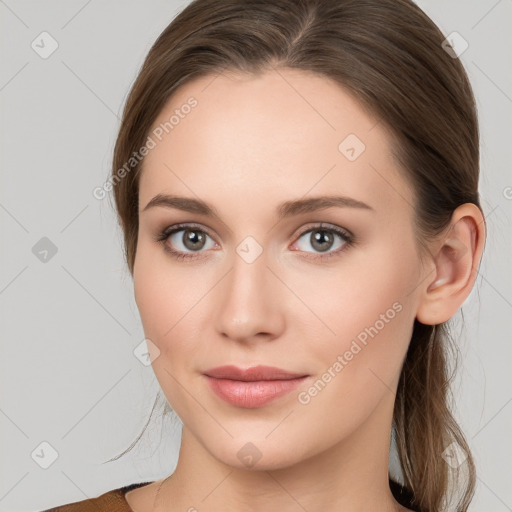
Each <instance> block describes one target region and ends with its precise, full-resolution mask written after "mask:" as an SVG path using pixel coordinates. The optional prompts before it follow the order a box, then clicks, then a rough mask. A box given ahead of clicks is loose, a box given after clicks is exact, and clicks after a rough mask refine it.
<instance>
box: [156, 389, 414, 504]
mask: <svg viewBox="0 0 512 512" xmlns="http://www.w3.org/2000/svg"><path fill="white" fill-rule="evenodd" d="M393 400H394V397H393V396H392V394H391V393H390V394H389V396H387V397H386V398H385V399H384V400H383V401H382V402H380V403H379V405H378V406H377V407H376V408H375V410H374V411H373V412H372V414H371V415H370V416H369V418H368V419H367V420H366V422H365V423H364V424H363V425H361V426H360V427H359V428H357V430H356V431H354V432H353V433H351V435H350V436H348V437H345V438H344V439H342V440H340V441H339V442H338V443H337V444H336V445H334V446H328V447H326V449H324V450H321V451H319V452H318V453H315V454H313V455H311V456H310V457H308V458H307V459H303V460H301V461H300V462H298V463H295V464H293V465H291V466H286V467H280V466H279V464H278V463H274V464H271V463H268V464H267V467H266V468H264V469H259V470H258V469H256V468H254V469H246V468H243V469H241V468H236V467H233V466H229V465H227V464H224V463H223V462H222V461H220V460H218V459H217V458H214V457H213V456H212V455H211V454H210V453H209V452H208V451H207V450H206V449H205V448H204V446H203V444H201V443H200V442H199V441H198V439H197V438H196V437H195V436H194V435H193V433H192V432H191V431H190V430H189V429H187V428H186V427H184V428H183V433H182V439H181V447H180V454H179V459H178V464H177V466H176V470H175V471H174V473H173V474H172V475H171V476H170V477H169V478H168V479H166V480H164V482H163V484H162V486H161V488H160V489H159V492H158V496H157V499H156V500H155V509H154V510H155V511H162V512H163V511H165V512H172V511H175V510H176V511H177V510H187V511H191V512H194V511H196V510H200V511H201V512H203V511H204V512H207V511H216V510H223V511H225V512H239V511H240V510H244V511H248V512H264V511H268V510H281V511H284V512H287V511H290V512H292V511H297V510H307V511H308V512H316V511H322V512H331V511H332V512H334V511H339V510H343V511H346V512H359V511H361V512H362V511H367V510H379V511H382V512H388V511H389V512H391V511H393V512H394V511H397V510H406V509H404V508H403V507H400V506H399V505H398V503H397V502H396V501H395V500H394V498H393V495H392V493H391V491H390V488H389V473H388V464H389V449H390V435H391V422H392V409H393V408H392V405H393ZM384 425H385V426H386V428H383V426H384ZM269 464H270V465H269Z"/></svg>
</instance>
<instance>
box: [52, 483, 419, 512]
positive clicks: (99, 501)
mask: <svg viewBox="0 0 512 512" xmlns="http://www.w3.org/2000/svg"><path fill="white" fill-rule="evenodd" d="M151 483H153V482H142V483H139V484H131V485H126V486H124V487H119V489H114V490H113V491H109V492H106V493H105V494H102V495H101V496H98V497H97V498H89V499H88V500H83V501H77V502H75V503H69V504H68V505H61V506H60V507H56V508H52V509H49V510H44V511H43V512H133V510H132V509H131V508H130V506H129V505H128V502H127V501H126V498H125V496H124V495H125V494H126V493H127V492H129V491H131V490H132V489H137V488H138V487H143V486H144V485H148V484H151ZM389 485H390V488H391V491H392V493H393V495H394V497H395V499H396V500H397V501H398V503H400V504H401V505H403V506H405V507H407V508H409V509H410V510H413V511H415V512H427V511H424V510H422V509H421V508H420V507H418V506H415V505H414V504H413V503H414V498H413V494H412V492H411V491H410V490H409V489H407V488H406V487H404V486H402V485H400V484H399V483H398V482H396V481H394V480H392V479H391V478H390V479H389Z"/></svg>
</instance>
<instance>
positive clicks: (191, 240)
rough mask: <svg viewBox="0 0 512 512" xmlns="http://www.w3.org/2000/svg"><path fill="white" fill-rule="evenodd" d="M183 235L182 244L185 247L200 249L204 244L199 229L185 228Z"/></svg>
mask: <svg viewBox="0 0 512 512" xmlns="http://www.w3.org/2000/svg"><path fill="white" fill-rule="evenodd" d="M183 237H184V242H183V243H184V244H185V247H187V249H191V250H194V249H201V248H202V246H203V245H204V235H203V234H202V233H200V232H199V231H194V230H190V229H188V230H186V231H185V233H184V234H183Z"/></svg>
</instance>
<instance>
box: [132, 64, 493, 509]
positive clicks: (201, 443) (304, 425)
mask: <svg viewBox="0 0 512 512" xmlns="http://www.w3.org/2000/svg"><path fill="white" fill-rule="evenodd" d="M190 96H194V98H196V99H197V101H198V105H197V106H196V107H195V108H194V109H192V110H191V112H190V113H189V114H188V115H187V116H185V117H184V118H183V119H181V120H180V122H179V124H178V125H177V126H175V127H174V129H173V130H172V131H171V132H170V133H169V134H168V135H167V136H165V137H164V138H163V139H162V141H161V142H159V143H158V144H157V145H156V147H155V148H154V149H152V150H151V151H150V152H149V154H148V155H147V156H146V158H145V160H144V166H143V170H142V173H141V180H140V198H139V219H140V223H139V233H138V246H137V255H136V260H135V267H134V286H135V299H136V302H137V306H138V309H139V311H140V315H141V320H142V323H143V326H144V331H145V335H146V337H147V338H149V339H150V340H151V342H152V344H154V345H151V344H150V353H151V354H152V357H155V359H154V360H153V363H152V365H153V369H154V371H155V374H156V377H157V379H158V381H159V383H160V386H161V388H162V390H163V393H164V394H165V396H166V398H167V400H168V401H169V403H170V405H171V406H172V408H173V409H174V410H175V411H176V413H177V414H178V416H179V417H180V418H181V420H182V422H183V435H182V441H181V447H180V454H179V460H178V464H177V467H176V470H175V472H174V473H173V474H172V475H171V476H170V478H167V479H162V480H159V481H157V482H154V483H152V484H150V485H147V486H145V487H142V488H139V489H135V490H133V491H131V492H129V493H127V494H126V499H127V501H128V503H129V505H130V507H131V508H132V509H133V510H134V511H135V512H147V511H150V510H156V511H160V510H161V511H164V510H166V511H173V512H174V511H178V510H181V511H183V510H196V509H197V510H200V511H215V510H224V511H226V512H229V511H233V512H234V511H240V510H247V511H268V510H283V511H290V512H292V511H302V510H307V511H309V512H314V511H320V510H321V511H338V510H345V511H350V512H355V511H363V510H365V511H367V510H379V511H392V510H393V511H394V510H407V509H405V508H403V507H401V506H400V505H399V504H398V503H397V502H396V501H395V500H394V498H393V496H392V494H391V491H390V489H389V484H388V460H389V450H390V433H391V425H392V412H393V404H394V399H395V392H396V387H397V383H398V379H399V376H400V371H401V365H402V363H403V360H404V358H405V354H406V351H407V347H408V344H409V341H410V337H411V334H412V328H413V322H414V319H415V318H418V320H419V321H421V322H424V323H430V324H435V323H440V322H443V321H446V320H447V319H449V318H450V317H451V316H453V315H454V314H455V313H456V312H457V310H458V308H459V307H460V306H461V304H462V303H463V302H464V300H465V299H466V297H467V296H468V295H469V293H470V291H471V288H472V286H473V283H474V279H475V276H476V269H477V268H478V264H479V261H480V257H481V253H482V250H483V240H484V222H483V218H482V215H481V213H480V210H479V209H478V208H477V207H476V206H474V205H470V204H466V205H463V206H461V207H459V208H458V209H457V210H456V211H455V212H454V215H453V218H452V223H451V224H450V226H449V227H448V228H447V229H446V231H445V232H444V233H443V234H442V235H441V236H439V237H438V238H437V239H435V240H433V241H432V242H431V243H430V245H429V251H428V254H427V255H426V256H425V257H424V258H423V259H421V258H420V252H419V249H418V247H417V245H416V243H415V227H414V222H413V215H414V207H413V205H414V201H415V199H414V191H413V189H412V188H411V187H410V185H409V183H408V181H407V180H406V178H405V174H404V172H403V171H402V170H401V169H400V168H399V167H398V164H397V162H396V161H395V160H394V159H393V157H392V155H391V153H390V147H391V137H390V135H389V133H388V132H387V131H386V129H385V127H384V126H383V124H382V123H378V122H377V120H376V119H374V118H373V117H372V116H370V115H369V114H368V113H367V112H366V111H365V110H364V109H363V108H362V107H361V106H360V105H359V104H358V103H357V101H356V100H355V99H354V98H353V97H352V96H351V95H350V94H348V93H347V92H346V91H345V90H343V89H342V88H341V87H339V86H338V85H337V84H335V83H334V82H332V81H330V80H329V79H326V78H325V77H321V76H318V75H315V74H313V73H309V72H305V71H299V70H290V69H279V70H271V71H267V72H265V73H264V74H262V75H260V76H252V75H251V76H249V75H242V74H235V73H229V74H228V73H226V72H225V73H223V74H220V75H218V76H208V77H204V78H201V79H198V80H197V79H196V80H195V81H193V82H190V83H188V84H186V85H184V86H182V87H181V88H180V89H178V91H177V92H176V94H175V95H174V96H173V97H172V98H171V100H170V101H169V102H168V103H167V105H166V106H165V108H164V109H163V110H162V112H161V113H160V115H159V117H158V119H157V120H156V121H155V124H154V127H157V126H158V125H159V124H160V123H163V122H165V121H166V120H168V119H169V117H170V116H171V115H172V113H173V111H174V110H175V109H176V108H180V106H181V105H183V104H184V103H186V101H187V99H188V98H189V97H190ZM349 134H356V135H357V137H358V138H359V139H360V140H361V141H363V142H364V144H365V146H366V149H365V150H364V151H363V152H362V153H361V154H360V156H359V157H358V158H357V159H356V160H354V161H349V160H348V159H347V158H346V157H345V156H344V154H342V153H341V152H340V150H339V149H338V146H339V144H340V142H342V141H343V140H344V139H345V138H346V137H347V136H348V135H349ZM157 194H173V195H177V196H183V197H188V198H196V199H201V200H203V201H206V202H208V203H209V204H211V205H212V206H213V207H214V208H215V209H216V211H217V212H218V215H219V217H220V218H219V219H217V218H213V217H208V216H205V215H203V214H201V213H189V212H185V211H181V210H178V209H176V208H166V207H163V206H156V207H153V208H148V209H147V210H144V208H145V207H146V205H147V204H148V203H149V201H150V200H151V199H152V198H153V197H154V196H156V195H157ZM321 195H343V196H348V197H350V198H353V199H356V200H358V201H362V202H364V203H366V204H367V205H369V206H370V207H371V209H363V208H353V207H338V206H335V207H329V208H324V209H321V210H318V211H314V212H309V213H299V214H296V215H294V216H292V217H289V218H285V219H281V220H280V219H279V218H278V216H277V213H276V210H277V207H278V205H280V204H281V203H282V202H284V201H291V200H296V199H304V198H310V197H313V196H315V197H316V196H321ZM178 223H195V224H199V225H200V227H201V228H203V229H204V230H205V232H206V233H207V235H208V236H206V244H205V246H204V248H202V249H199V252H197V251H196V252H194V251H193V250H191V249H190V248H188V247H187V246H185V245H183V238H182V235H183V231H182V232H180V233H178V234H177V235H176V234H175V235H173V237H172V239H171V238H169V239H168V240H167V241H166V242H165V243H166V244H167V245H168V246H170V247H172V248H174V249H175V250H178V251H181V252H185V253H187V254H189V255H192V256H195V258H190V259H188V260H178V259H176V258H173V257H172V256H171V255H170V254H169V253H168V252H166V251H165V250H164V243H162V242H157V241H155V240H154V237H155V236H157V235H158V234H159V233H160V232H161V231H162V230H164V229H165V228H167V227H169V226H173V225H175V224H178ZM319 223H324V224H327V227H332V226H334V227H336V226H337V227H340V228H344V229H345V230H349V231H350V232H351V233H352V234H353V235H354V237H355V241H354V244H353V245H343V244H344V241H343V240H342V239H341V238H339V237H338V235H335V234H334V235H333V236H334V240H333V244H332V246H331V247H330V248H329V244H328V243H325V242H324V244H325V245H324V247H326V248H327V251H326V252H321V250H318V249H317V248H315V246H314V245H312V241H311V238H310V235H311V234H313V233H311V232H308V229H313V228H315V227H316V228H317V229H319V228H318V224H319ZM324 228H325V227H324ZM320 231H321V230H320ZM303 233H306V234H303ZM247 236H251V237H253V238H254V239H255V240H256V241H257V243H258V244H259V246H260V247H261V248H262V250H263V252H262V253H261V255H260V256H259V257H258V258H257V259H256V260H255V261H254V262H252V263H247V262H246V261H244V259H243V258H242V257H240V256H239V255H238V254H237V252H236V249H237V247H238V246H239V244H240V243H241V242H242V241H243V240H244V239H245V238H246V237H247ZM339 247H343V251H341V252H338V253H337V254H335V255H333V256H332V257H331V258H325V259H323V260H322V259H314V257H315V256H322V255H324V256H325V255H326V254H327V255H328V254H329V253H331V254H333V253H335V252H336V250H337V249H338V248H339ZM397 303H398V304H399V305H400V307H401V309H400V312H398V313H396V314H395V315H394V318H393V319H391V320H389V321H388V322H386V323H385V326H384V327H383V328H382V329H380V330H379V331H378V334H377V335H375V337H373V338H370V339H369V341H368V343H367V345H365V346H363V348H362V349H361V350H360V351H359V352H358V353H357V354H356V355H354V356H353V358H352V360H350V361H349V362H348V364H346V365H345V366H344V367H343V369H342V370H341V371H339V372H337V373H335V377H333V378H332V379H331V381H330V382H329V383H328V384H326V385H325V387H324V388H323V389H322V390H321V391H320V392H319V393H318V394H317V395H316V396H314V397H312V398H311V400H310V402H309V403H307V404H303V403H300V402H299V400H298V394H299V393H300V392H301V391H307V390H308V389H309V388H310V387H311V386H312V385H313V383H314V382H315V381H317V380H318V379H319V378H320V377H321V376H322V375H323V374H324V373H325V372H326V371H327V369H328V368H329V367H331V368H332V366H333V363H334V362H335V361H336V360H337V357H338V355H340V354H341V355H343V354H344V353H345V352H346V351H347V350H349V349H350V346H351V343H352V341H353V340H354V339H356V337H357V336H358V334H360V333H361V332H362V331H364V330H365V328H367V327H370V326H374V325H376V321H377V320H379V319H380V318H382V317H381V315H382V314H384V315H386V311H388V310H389V309H390V308H392V305H393V304H395V305H396V304H397ZM152 347H153V348H152ZM224 364H234V365H237V366H240V367H244V368H245V367H249V366H254V365H257V364H263V365H269V366H277V367H280V368H284V369H286V370H288V371H292V372H301V373H306V374H308V375H309V376H310V377H308V379H307V381H306V382H305V383H304V384H303V385H301V386H300V387H299V388H298V389H297V390H295V391H293V392H291V393H289V394H287V395H285V396H284V397H281V398H279V399H277V400H276V401H274V402H271V403H270V404H267V405H265V406H263V407H260V408H256V409H243V408H238V407H234V406H233V405H230V404H228V403H226V402H224V401H222V400H221V399H220V398H219V397H217V396H216V395H215V394H214V393H213V392H212V391H210V389H209V387H208V386H207V385H206V382H205V377H204V376H203V375H202V373H203V372H204V371H205V370H207V369H209V368H212V367H216V366H220V365H224ZM249 442H250V443H252V444H253V445H254V446H256V447H257V450H258V451H259V453H260V454H261V458H260V459H259V460H258V462H257V463H256V465H255V466H253V467H248V466H247V465H246V464H245V463H244V462H243V460H241V459H240V458H239V457H238V456H237V453H238V452H239V450H240V449H241V448H242V447H244V445H246V444H247V443H249ZM162 484H163V485H162ZM160 486H161V488H160V491H159V493H158V495H157V489H158V488H159V487H160ZM191 507H194V508H191Z"/></svg>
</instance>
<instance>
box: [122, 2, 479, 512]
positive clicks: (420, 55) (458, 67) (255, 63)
mask: <svg viewBox="0 0 512 512" xmlns="http://www.w3.org/2000/svg"><path fill="white" fill-rule="evenodd" d="M444 39H445V36H443V34H442V32H441V31H440V30H439V29H438V27H437V26H436V25H435V24H434V23H433V22H432V21H431V20H430V18H429V17H428V16H427V15H426V14H425V13H424V12H423V11H422V10H421V9H420V8H419V7H417V6H416V5H415V4H414V3H413V2H412V1H410V0H272V1H270V0H195V1H193V2H192V3H190V4H189V5H188V6H187V7H186V8H185V9H184V10H183V11H181V13H180V14H178V16H177V17H176V18H175V19H174V20H173V21H172V22H171V23H170V25H169V26H168V27H167V28H166V29H165V30H164V31H163V32H162V34H161V35H160V36H159V37H158V39H157V41H156V42H155V43H154V45H153V47H152V48H151V50H150V51H149V54H148V55H147V58H146V60H145V62H144V64H143V66H142V68H141V70H140V73H139V75H138V76H137V79H136V80H135V82H134V84H133V87H132V89H131V91H130V94H129V96H128V98H127V102H126V105H125V109H124V112H123V118H122V122H121V126H120V130H119V135H118V138H117V142H116V145H115V150H114V158H113V167H112V176H115V175H116V173H117V171H118V170H119V169H121V168H122V167H123V166H124V165H125V164H126V162H127V161H128V160H129V159H130V157H131V155H132V154H133V152H134V151H137V150H138V149H139V148H140V147H141V146H143V145H144V143H145V141H146V139H147V137H148V135H149V130H150V128H151V127H152V125H153V123H154V121H155V119H156V117H157V116H158V114H159V113H160V112H161V110H162V108H163V107H164V105H165V104H166V102H167V101H168V100H169V98H170V97H171V95H172V94H173V93H174V92H175V91H176V90H177V89H178V88H179V87H180V86H182V85H184V84H185V83H187V82H189V81H191V80H192V79H194V78H198V77H201V76H206V75H212V76H213V75H216V74H218V73H220V72H222V71H239V72H246V73H254V74H259V73H262V72H265V71H266V70H271V69H280V68H293V69H299V70H305V71H312V72H315V73H318V74H320V75H323V76H325V77H326V78H329V79H331V80H334V81H335V82H337V83H338V84H339V85H340V86H341V87H343V88H344V89H345V90H346V91H348V92H349V93H352V94H353V95H354V97H355V98H356V99H357V100H358V101H359V103H360V105H361V106H362V107H363V108H365V109H367V111H368V112H370V113H371V114H372V115H374V116H376V118H378V119H379V120H380V121H381V123H382V125H383V126H384V127H386V128H387V129H388V131H389V132H390V134H391V136H392V138H393V146H392V148H391V149H392V151H393V154H394V156H395V157H396V160H397V163H399V164H400V168H401V169H402V172H403V173H404V176H405V177H406V179H408V180H410V183H411V184H412V185H413V189H414V192H415V212H416V213H415V215H416V218H415V220H416V225H417V230H416V234H417V242H418V246H419V247H420V248H421V249H422V250H423V251H424V250H425V243H426V241H428V240H429V239H430V238H431V237H433V236H435V235H436V234H439V233H440V232H441V231H442V230H443V229H444V228H446V226H447V225H448V224H449V222H450V219H451V216H452V213H453V211H454V210H455V209H456V208H457V207H458V206H460V205H462V204H464V203H474V204H475V205H477V206H478V207H479V208H480V209H481V206H480V202H479V194H478V177H479V133H478V121H477V112H476V106H475V100H474V96H473V92H472V89H471V85H470V83H469V80H468V77H467V75H466V72H465V70H464V68H463V66H462V64H461V62H460V61H459V59H457V58H452V57H451V56H450V55H448V53H447V52H446V51H445V50H444V49H443V48H442V46H441V44H442V42H443V40H444ZM142 164H143V161H142V162H141V163H139V164H138V165H137V166H135V167H134V169H133V170H132V171H131V172H129V173H127V174H126V175H125V176H123V178H122V179H121V180H118V182H116V183H115V186H114V199H115V206H116V208H117V212H118V216H119V221H120V224H121V226H122V229H123V234H124V242H125V253H126V260H127V264H128V268H129V270H130V273H132V274H133V267H134V261H135V254H136V247H137V233H138V188H139V177H140V171H141V168H142ZM450 343H451V340H450V338H449V334H448V329H447V326H446V324H441V325H437V326H431V325H424V324H421V323H419V322H418V321H417V320H416V321H415V325H414V330H413V334H412V338H411V342H410V346H409V350H408V352H407V356H406V359H405V362H404V366H403V369H402V373H401V376H400V381H399V385H398V390H397V394H396V399H395V408H394V421H393V428H394V433H395V436H396V442H397V448H398V454H399V459H400V462H401V465H402V471H403V476H404V484H405V488H406V489H407V490H408V491H410V499H409V498H407V493H405V494H398V493H395V491H396V489H394V488H393V486H392V490H393V492H394V494H395V497H396V499H397V501H399V502H400V503H401V504H402V505H404V506H409V507H411V508H412V507H414V508H415V509H417V510H421V511H425V512H427V511H428V512H437V511H440V510H443V509H444V507H445V506H446V504H447V503H448V502H450V501H451V500H452V499H453V496H454V493H455V491H451V490H450V489H452V484H451V483H450V482H452V481H453V482H454V484H453V485H454V487H453V489H456V490H457V504H456V506H455V508H454V509H453V510H457V511H461V512H464V511H466V510H467V509H468V506H469V503H470V501H471V499H472V496H473V493H474V488H475V480H476V472H475V467H474V463H473V458H472V456H471V453H470V449H469V446H468V444H467V442H466V440H465V438H464V435H463V433H462V432H461V430H460V428H459V426H458V424H457V422H456V420H455V419H454V417H453V415H452V412H451V404H450V403H449V402H450V401H451V395H450V391H449V384H450V380H451V373H450V372H449V370H448V362H449V358H448V356H449V355H450V352H449V351H450V350H452V351H453V350H454V349H455V350H456V347H450ZM155 405H156V402H155ZM153 410H154V408H153ZM152 412H153V411H152ZM139 438H140V436H139ZM453 442H455V443H457V444H458V446H459V447H460V449H461V450H464V452H466V454H467V459H466V461H465V462H464V463H463V464H462V465H461V466H460V468H459V469H457V470H455V469H452V468H451V467H450V466H449V465H448V464H447V463H446V462H445V460H444V459H443V457H442V453H443V452H444V450H445V449H446V448H447V446H449V445H450V444H451V443H453ZM132 447H133V444H132V446H131V447H130V448H129V449H131V448H132ZM118 457H119V456H118ZM118 457H116V458H118ZM455 483H456V484H457V485H455ZM452 506H453V504H452Z"/></svg>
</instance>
